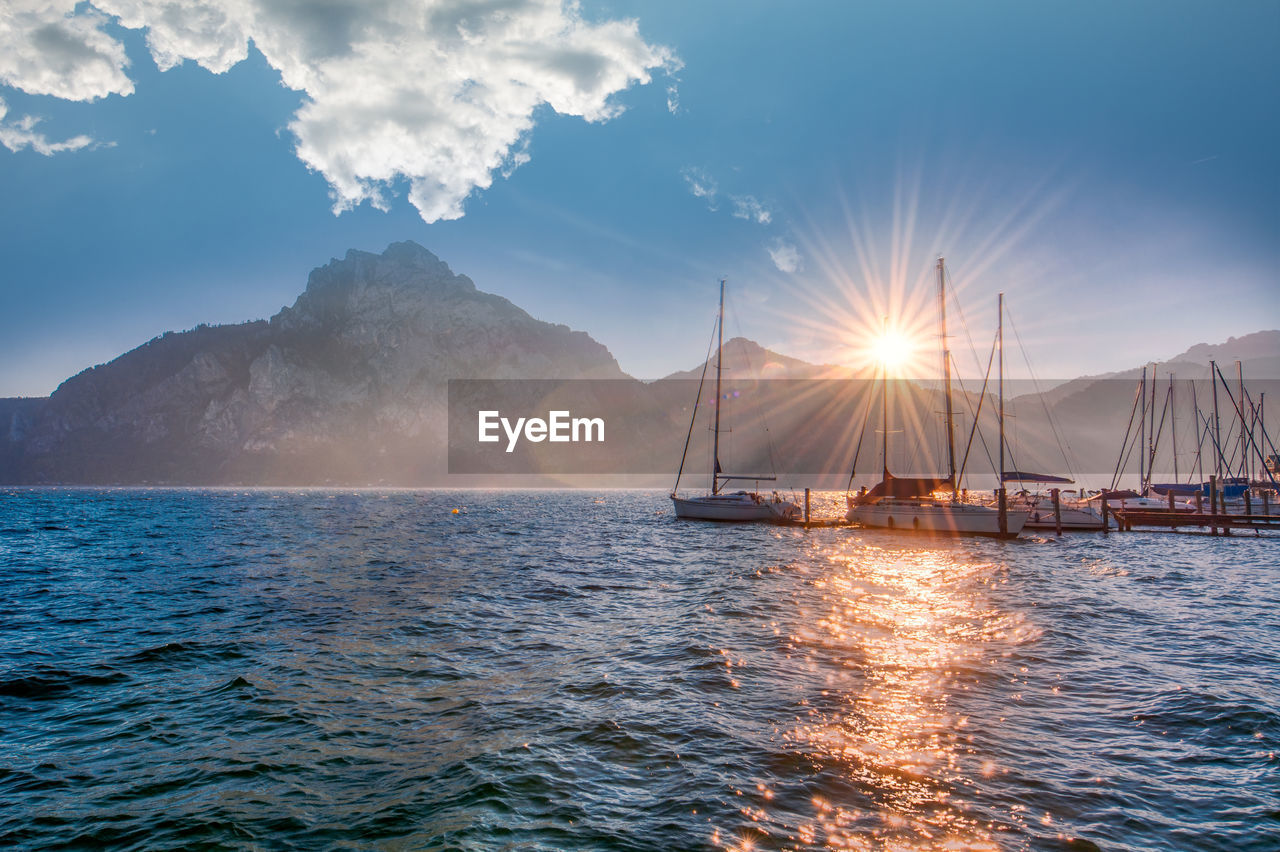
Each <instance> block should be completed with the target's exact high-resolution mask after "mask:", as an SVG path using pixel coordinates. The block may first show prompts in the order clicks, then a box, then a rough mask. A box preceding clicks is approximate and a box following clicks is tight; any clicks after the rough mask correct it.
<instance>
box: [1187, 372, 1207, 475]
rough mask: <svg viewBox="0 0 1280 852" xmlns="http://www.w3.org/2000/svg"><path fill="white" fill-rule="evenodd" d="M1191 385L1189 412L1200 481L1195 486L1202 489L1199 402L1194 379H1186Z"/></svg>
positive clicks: (1202, 436)
mask: <svg viewBox="0 0 1280 852" xmlns="http://www.w3.org/2000/svg"><path fill="white" fill-rule="evenodd" d="M1188 381H1189V382H1190V383H1191V410H1192V411H1193V412H1194V413H1195V416H1194V417H1192V418H1191V420H1192V422H1194V423H1195V424H1196V478H1198V479H1199V480H1200V482H1199V483H1197V485H1198V486H1199V487H1201V488H1203V487H1204V433H1203V432H1201V431H1200V400H1199V399H1198V398H1197V396H1196V382H1195V379H1188Z"/></svg>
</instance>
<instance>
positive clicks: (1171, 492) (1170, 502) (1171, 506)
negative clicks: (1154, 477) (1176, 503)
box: [1169, 488, 1173, 512]
mask: <svg viewBox="0 0 1280 852" xmlns="http://www.w3.org/2000/svg"><path fill="white" fill-rule="evenodd" d="M1169 511H1170V512H1172V511H1173V489H1172V488H1170V489H1169Z"/></svg>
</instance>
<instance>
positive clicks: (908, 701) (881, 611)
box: [716, 539, 1040, 852]
mask: <svg viewBox="0 0 1280 852" xmlns="http://www.w3.org/2000/svg"><path fill="white" fill-rule="evenodd" d="M825 561H826V566H825V573H824V574H823V575H822V576H819V577H815V578H814V579H813V580H812V582H811V584H810V585H811V586H812V592H811V597H810V598H809V600H810V601H816V606H814V608H813V610H812V611H807V612H799V613H797V618H796V622H795V623H796V625H797V626H796V627H794V628H793V629H794V633H793V634H792V635H791V636H790V637H789V640H790V644H791V647H792V648H793V649H794V653H793V654H792V655H791V659H792V662H793V663H794V664H795V665H797V666H807V667H809V668H810V669H811V670H814V671H822V670H824V669H825V670H826V671H827V672H828V673H827V675H826V677H825V683H824V684H823V689H822V691H821V698H822V700H821V701H806V702H804V703H805V704H806V705H810V706H809V708H808V713H807V715H801V716H799V717H797V719H796V720H795V721H794V723H793V724H792V725H791V726H789V727H788V728H786V729H785V730H784V731H783V732H782V735H783V738H784V742H785V744H786V746H787V747H788V748H789V749H792V750H795V751H797V752H799V753H801V754H802V755H803V756H804V757H806V758H807V759H809V760H810V761H812V763H814V764H815V765H821V766H822V767H824V770H827V771H829V770H830V769H832V768H835V770H836V771H837V772H839V773H841V774H842V775H843V776H844V778H845V779H846V780H847V781H848V782H849V783H850V785H851V786H852V787H854V788H856V789H858V790H860V791H861V792H862V795H861V796H859V797H858V799H857V804H858V805H861V806H860V807H854V806H851V805H850V804H849V802H847V801H835V800H828V799H825V798H822V797H814V798H813V799H812V801H811V803H810V807H811V816H810V818H809V819H808V820H806V821H803V822H802V823H801V824H799V825H798V826H796V827H795V828H794V832H790V831H788V832H787V833H788V834H792V833H793V842H792V843H787V844H784V845H783V846H782V847H781V848H788V849H789V848H826V849H832V850H837V849H839V850H845V849H847V850H860V849H868V850H869V849H895V850H940V849H941V850H975V852H979V851H980V850H997V849H999V848H1001V847H1000V845H999V843H998V835H999V827H998V826H996V825H995V824H993V823H990V822H984V821H983V820H982V818H980V817H978V816H975V815H974V814H972V813H971V812H970V810H969V806H968V804H967V803H968V801H970V800H971V799H972V798H973V794H975V793H976V792H977V791H978V790H979V789H980V788H981V786H982V785H983V783H984V780H985V779H987V778H990V777H992V776H994V775H996V774H997V773H998V772H999V771H1000V768H999V767H997V766H995V765H994V764H993V763H992V762H991V761H990V760H987V759H984V758H983V757H982V756H981V755H979V754H977V753H976V750H975V749H974V747H973V745H972V743H973V737H972V736H971V735H970V733H969V727H970V724H971V721H970V719H969V718H966V716H965V715H963V714H962V713H960V712H958V711H957V710H956V709H955V707H954V706H953V705H954V703H955V701H954V698H955V696H956V695H957V693H958V692H961V691H965V690H970V689H973V688H976V687H980V685H981V684H980V680H981V678H982V676H983V670H984V661H988V660H992V658H994V657H1000V656H1008V655H1009V654H1011V653H1012V652H1013V649H1014V648H1016V647H1017V646H1018V645H1021V644H1025V643H1028V642H1032V641H1034V640H1035V639H1036V638H1037V637H1038V636H1039V634H1040V631H1039V628H1037V627H1035V626H1034V625H1033V624H1031V623H1029V622H1028V621H1027V620H1026V618H1025V617H1024V616H1023V615H1022V614H1020V613H1008V612H1001V611H1000V610H999V609H998V608H996V607H995V606H993V605H992V603H991V600H990V597H989V595H988V594H987V593H988V591H989V590H990V589H991V587H992V586H994V585H996V584H999V583H1003V582H1006V580H1005V578H1004V571H1003V569H1002V568H1001V567H1000V566H999V565H998V564H994V563H992V562H987V561H981V560H978V559H974V558H973V554H972V553H971V552H968V551H966V550H965V549H963V548H962V547H961V546H958V545H957V544H956V543H955V542H932V543H930V542H929V541H925V542H923V543H921V542H919V541H913V542H901V543H899V542H894V541H892V540H889V539H885V540H883V541H881V542H875V541H874V540H861V539H850V540H846V541H845V542H843V543H838V544H836V545H834V546H833V548H832V549H831V550H830V552H829V553H827V554H825ZM814 593H816V595H815V594H814ZM819 704H821V709H819V707H818V706H817V705H819ZM985 721H986V722H995V721H996V720H985ZM832 798H833V799H834V798H835V797H832ZM767 799H768V795H767V791H766V800H767ZM750 816H751V818H752V819H753V820H754V821H755V822H757V823H764V822H767V821H769V820H768V814H767V808H765V809H762V810H761V811H760V812H759V813H756V814H752V815H750ZM1006 816H1008V815H1006ZM716 839H717V840H718V841H719V842H720V844H721V845H722V846H724V848H735V849H750V848H759V844H758V841H755V840H752V839H750V838H743V837H726V836H724V835H719V836H718V837H717V838H716ZM774 839H775V840H776V838H774ZM770 848H774V847H772V845H771V844H770Z"/></svg>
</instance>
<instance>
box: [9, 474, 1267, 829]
mask: <svg viewBox="0 0 1280 852" xmlns="http://www.w3.org/2000/svg"><path fill="white" fill-rule="evenodd" d="M454 509H458V510H459V511H458V512H457V513H455V512H454V511H453V510H454ZM1278 557H1280V542H1277V541H1276V540H1274V539H1272V540H1265V539H1264V540H1259V539H1255V538H1252V537H1246V536H1238V537H1233V538H1231V539H1214V538H1208V537H1193V536H1173V535H1168V534H1136V533H1135V534H1126V535H1111V536H1110V537H1108V538H1103V537H1101V536H1097V535H1079V536H1073V537H1064V538H1062V539H1057V540H1055V539H1054V538H1053V537H1052V536H1048V537H1040V538H1025V537H1024V538H1023V539H1020V540H1017V541H1012V542H996V541H987V540H981V539H962V540H946V539H925V538H913V537H910V536H905V535H902V534H893V533H885V532H873V531H855V530H849V529H815V530H810V531H807V532H806V531H803V530H796V529H781V528H776V527H767V526H739V525H713V524H700V523H696V522H677V521H675V520H674V519H673V517H672V515H671V511H670V501H668V500H667V499H666V496H665V495H664V494H661V493H657V492H650V491H603V492H570V491H566V492H545V491H543V492H511V493H500V492H443V491H424V492H388V493H379V492H375V491H360V492H324V491H300V492H297V491H251V492H235V491H195V490H192V491H165V490H152V491H148V490H104V491H95V490H9V491H0V578H2V584H0V846H3V847H5V848H13V847H18V848H50V847H59V846H66V847H90V846H95V847H96V846H100V845H109V846H111V847H113V848H122V849H156V848H192V847H203V848H233V849H236V848H238V849H268V848H270V849H331V848H340V849H547V850H551V849H575V850H587V849H591V850H595V849H619V850H651V849H720V848H724V849H743V848H752V849H901V850H916V849H920V850H924V849H951V850H986V849H992V850H1006V849H1010V850H1012V849H1036V850H1038V849H1051V850H1053V849H1093V848H1095V847H1096V848H1100V849H1105V850H1112V849H1132V850H1169V849H1189V850H1190V849H1194V850H1213V849H1221V850H1254V849H1256V850H1275V849H1280V567H1278V563H1280V558H1278Z"/></svg>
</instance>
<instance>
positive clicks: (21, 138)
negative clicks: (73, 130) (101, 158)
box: [0, 100, 94, 157]
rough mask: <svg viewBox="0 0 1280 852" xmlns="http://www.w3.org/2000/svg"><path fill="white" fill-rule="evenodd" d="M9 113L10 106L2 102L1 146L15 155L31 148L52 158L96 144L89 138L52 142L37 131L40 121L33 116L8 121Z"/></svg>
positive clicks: (75, 137) (0, 104) (0, 112)
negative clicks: (55, 155)
mask: <svg viewBox="0 0 1280 852" xmlns="http://www.w3.org/2000/svg"><path fill="white" fill-rule="evenodd" d="M8 112H9V107H8V105H7V104H6V103H5V102H4V101H3V100H0V145H3V146H4V147H6V148H8V149H9V150H10V151H13V152H14V153H15V154H16V153H17V152H18V151H21V150H23V149H24V148H30V149H31V150H33V151H35V152H36V153H37V154H44V155H45V156H46V157H52V156H53V155H54V154H61V153H63V152H64V151H79V150H80V149H81V148H88V147H89V146H90V145H93V144H94V142H93V139H91V138H90V137H88V136H73V137H71V138H70V139H66V140H64V141H62V142H50V141H49V140H48V139H47V138H45V135H44V134H43V133H37V132H36V130H35V127H36V125H37V124H39V123H40V119H38V118H36V117H35V116H32V115H24V116H23V117H22V118H19V119H18V120H17V121H6V120H5V116H6V115H8Z"/></svg>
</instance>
